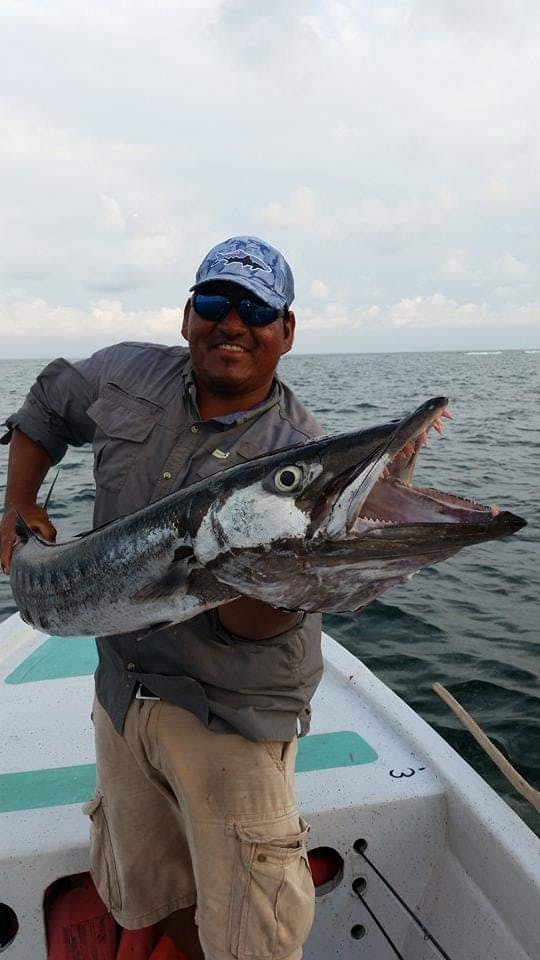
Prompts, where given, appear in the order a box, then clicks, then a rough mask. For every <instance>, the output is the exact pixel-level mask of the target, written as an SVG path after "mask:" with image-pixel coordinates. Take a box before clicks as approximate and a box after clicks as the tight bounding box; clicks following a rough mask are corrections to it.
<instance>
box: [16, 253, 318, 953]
mask: <svg viewBox="0 0 540 960" xmlns="http://www.w3.org/2000/svg"><path fill="white" fill-rule="evenodd" d="M191 289H192V292H193V296H192V297H191V298H190V299H189V300H188V302H187V304H186V307H185V311H184V321H183V326H182V333H183V336H184V338H185V339H186V340H187V341H188V343H189V351H188V350H186V349H185V348H182V347H165V346H158V345H155V344H145V343H123V344H117V345H116V346H113V347H108V348H105V349H104V350H101V351H98V353H96V354H94V355H93V356H92V357H90V358H89V359H87V360H83V361H79V362H77V363H73V364H72V363H68V362H66V361H65V360H62V359H59V360H55V361H53V363H51V364H49V365H48V366H47V367H46V368H45V370H43V371H42V373H41V374H40V376H39V377H38V378H37V381H36V383H35V384H34V385H33V387H32V389H31V391H30V393H29V395H28V397H27V399H26V401H25V403H24V404H23V406H22V408H21V409H20V410H19V411H18V412H17V413H16V414H14V415H13V416H12V417H10V419H9V420H8V426H9V428H10V431H12V434H13V436H12V448H11V455H10V467H9V477H8V489H7V496H6V512H5V516H4V519H3V522H2V526H1V538H2V543H1V551H2V553H1V560H2V566H3V569H4V571H5V572H7V570H8V568H9V561H10V556H11V552H12V549H13V545H14V542H15V517H16V513H17V512H19V513H21V514H22V515H23V516H24V517H25V519H26V521H27V522H28V523H29V524H30V526H32V527H33V528H34V529H35V530H37V531H38V532H39V533H40V534H42V535H43V536H45V537H47V538H50V539H53V538H54V537H55V530H54V527H53V526H52V524H51V523H50V521H49V519H48V517H47V515H46V514H45V511H44V510H43V509H42V508H40V507H38V506H37V505H36V497H37V493H38V490H39V487H40V484H41V482H42V480H43V478H44V476H45V474H46V473H47V470H48V469H49V467H50V466H51V464H53V463H57V462H58V461H59V460H60V459H61V458H62V456H63V455H64V453H65V450H66V447H67V445H68V444H74V445H80V444H83V443H90V442H91V443H93V446H94V454H95V480H96V505H95V514H94V521H95V524H96V525H97V524H102V523H105V522H107V521H110V520H112V519H114V518H115V517H118V516H121V515H123V514H126V513H129V512H132V511H134V510H137V509H139V508H140V507H142V506H144V505H145V504H147V503H149V502H152V501H154V500H157V499H159V498H161V497H163V496H166V495H167V494H169V493H172V492H174V491H175V490H178V489H179V488H180V487H182V486H184V485H186V484H188V483H192V482H194V481H197V480H200V479H203V478H204V477H207V476H209V475H210V474H212V473H214V472H216V471H217V470H221V469H223V468H224V467H227V466H230V465H233V464H235V463H239V462H242V461H243V460H246V459H251V458H253V457H254V456H257V455H259V454H262V453H265V452H268V451H269V450H273V449H278V448H280V447H283V446H288V445H290V444H293V443H299V442H303V441H305V440H307V439H308V438H310V437H312V436H314V435H316V434H318V433H320V432H321V431H320V428H319V426H318V424H317V423H316V422H315V421H314V420H313V418H312V417H310V415H309V414H308V413H307V412H306V411H305V410H304V408H303V407H302V406H301V404H300V403H299V402H298V401H297V400H296V398H295V397H294V395H293V394H292V392H291V391H290V390H289V389H288V388H287V387H286V386H285V385H284V384H282V383H281V382H280V381H279V380H277V378H276V376H275V372H276V367H277V364H278V361H279V359H280V357H281V356H282V355H283V354H284V353H286V352H288V351H289V350H290V349H291V347H292V344H293V337H294V327H295V318H294V314H293V313H292V311H291V310H290V306H291V303H292V300H293V298H294V285H293V277H292V273H291V270H290V267H289V265H288V264H287V262H286V261H285V260H284V258H283V257H282V255H281V254H280V253H279V252H278V251H277V250H275V249H273V248H272V247H270V246H269V245H268V244H266V243H264V242H263V241H261V240H258V239H257V238H254V237H233V238H231V239H229V240H226V241H225V242H224V243H221V244H218V246H216V247H214V248H213V249H212V250H211V251H210V253H209V254H208V255H207V256H206V257H205V259H204V260H203V262H202V264H201V266H200V267H199V270H198V271H197V276H196V281H195V284H194V286H193V287H192V288H191ZM98 650H99V665H98V669H97V672H96V700H95V704H94V712H93V719H94V724H95V729H96V755H97V770H98V773H97V791H96V794H95V797H94V799H93V800H92V801H91V802H90V803H89V804H87V805H86V812H87V813H88V814H89V816H90V817H91V820H92V831H91V865H92V875H93V877H94V880H95V883H96V885H97V888H98V890H99V893H100V894H101V896H102V898H103V900H104V901H105V902H106V904H107V905H108V907H109V909H110V910H111V911H112V913H113V914H114V916H115V917H116V919H117V920H118V922H119V923H120V924H121V925H122V926H125V927H127V928H139V927H143V926H147V925H148V924H151V923H156V922H161V923H162V925H163V928H164V929H165V930H166V931H167V932H168V933H169V934H170V935H171V936H172V937H173V939H175V941H176V942H177V943H178V945H179V946H181V947H182V948H183V949H184V951H185V952H186V953H187V954H188V956H189V958H190V960H201V958H206V960H230V958H231V957H235V958H237V960H248V958H249V960H257V958H260V960H273V958H276V960H277V958H288V960H297V958H299V957H300V956H301V952H302V951H301V948H302V944H303V943H304V941H305V939H306V937H307V935H308V933H309V930H310V927H311V923H312V918H313V884H312V881H311V876H310V872H309V867H308V865H307V858H306V853H305V835H306V832H307V827H306V825H305V824H304V822H303V821H302V819H301V818H300V817H299V815H298V810H297V806H296V800H295V792H294V759H295V752H296V734H297V733H299V734H302V733H305V732H307V729H308V727H309V718H310V707H309V703H310V700H311V697H312V695H313V692H314V691H315V689H316V687H317V684H318V682H319V680H320V676H321V672H322V661H321V652H320V619H319V617H318V616H315V615H309V616H304V615H302V614H301V613H294V612H293V613H291V612H285V611H282V610H277V609H274V608H273V607H270V606H268V605H266V604H263V603H261V602H259V601H255V600H250V599H248V598H240V599H239V600H236V601H234V602H232V603H229V604H226V605H224V606H223V607H220V608H218V610H217V611H211V612H209V613H206V614H202V615H200V616H197V617H195V618H193V619H192V620H190V621H188V622H187V623H185V624H179V625H176V626H174V625H173V626H161V627H160V626H159V625H156V627H154V628H151V629H149V630H141V631H138V632H134V633H130V634H122V635H118V636H115V637H107V638H106V639H101V640H100V639H98Z"/></svg>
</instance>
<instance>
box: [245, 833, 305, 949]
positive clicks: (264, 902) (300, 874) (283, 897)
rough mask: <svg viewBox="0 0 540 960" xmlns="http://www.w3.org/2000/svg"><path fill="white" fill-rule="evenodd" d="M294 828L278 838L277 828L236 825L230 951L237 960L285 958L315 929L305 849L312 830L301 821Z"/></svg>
mask: <svg viewBox="0 0 540 960" xmlns="http://www.w3.org/2000/svg"><path fill="white" fill-rule="evenodd" d="M289 823H290V821H289ZM290 826H291V827H292V829H291V832H290V833H289V834H287V835H286V836H281V837H280V836H276V833H277V831H276V825H275V824H274V826H273V827H272V826H271V825H269V824H264V825H256V824H250V825H249V826H245V827H244V826H242V825H240V824H235V832H236V839H237V845H236V858H235V867H234V878H233V889H232V897H231V906H230V916H229V949H230V951H231V953H232V954H233V956H234V957H237V958H238V960H274V958H277V957H287V956H288V955H289V954H290V953H292V952H293V951H294V950H296V949H297V948H298V947H301V946H302V944H303V943H304V942H305V940H306V939H307V936H308V934H309V931H310V929H311V925H312V923H313V916H314V909H315V901H314V888H313V880H312V878H311V871H310V869H309V863H308V859H307V852H306V845H305V838H306V835H307V832H308V830H309V827H308V826H307V824H306V823H305V821H304V820H302V818H301V817H300V818H299V821H298V820H296V819H295V821H293V823H291V824H290ZM269 830H271V831H272V832H271V833H269V832H268V831H269ZM263 831H264V832H263ZM293 831H295V832H293Z"/></svg>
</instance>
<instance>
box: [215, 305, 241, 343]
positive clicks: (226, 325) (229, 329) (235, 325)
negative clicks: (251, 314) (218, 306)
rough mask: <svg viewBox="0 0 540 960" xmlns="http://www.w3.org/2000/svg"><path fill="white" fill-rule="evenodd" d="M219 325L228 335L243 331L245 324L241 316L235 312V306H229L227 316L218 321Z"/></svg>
mask: <svg viewBox="0 0 540 960" xmlns="http://www.w3.org/2000/svg"><path fill="white" fill-rule="evenodd" d="M219 326H220V328H221V329H222V330H225V332H226V333H228V334H229V335H230V336H232V335H234V334H238V333H244V332H245V330H246V328H247V324H246V323H244V321H243V320H242V318H241V317H240V316H239V315H238V313H237V312H236V307H234V306H233V307H231V309H230V310H229V312H228V314H227V316H226V317H225V318H224V319H223V320H220V321H219Z"/></svg>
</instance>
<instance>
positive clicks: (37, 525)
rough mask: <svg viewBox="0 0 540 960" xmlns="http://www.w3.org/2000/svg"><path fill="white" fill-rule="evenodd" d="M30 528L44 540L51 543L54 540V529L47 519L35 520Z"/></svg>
mask: <svg viewBox="0 0 540 960" xmlns="http://www.w3.org/2000/svg"><path fill="white" fill-rule="evenodd" d="M30 526H31V529H32V530H33V531H34V533H38V534H39V536H40V537H43V539H44V540H49V541H50V542H51V543H52V542H54V541H55V540H56V527H53V525H52V523H51V522H50V520H49V518H48V517H45V518H44V519H43V520H41V519H39V520H36V521H34V522H33V523H31V524H30Z"/></svg>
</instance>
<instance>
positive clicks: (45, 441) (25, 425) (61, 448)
mask: <svg viewBox="0 0 540 960" xmlns="http://www.w3.org/2000/svg"><path fill="white" fill-rule="evenodd" d="M5 424H6V427H7V428H8V430H7V433H5V434H4V436H3V437H2V438H1V439H0V443H4V444H7V443H9V442H10V440H11V437H12V435H13V431H14V430H15V429H17V430H20V431H21V433H24V434H25V435H26V436H27V437H29V438H30V440H33V441H34V443H38V444H39V445H40V447H43V449H44V450H45V451H46V452H47V453H48V454H49V457H50V458H51V460H52V462H53V465H54V464H57V463H60V460H61V459H62V457H63V456H64V454H65V452H66V450H67V443H64V441H63V440H59V439H58V437H54V436H52V435H51V433H50V431H49V430H48V425H45V424H43V423H42V422H41V421H40V420H38V419H37V417H36V418H34V417H33V416H32V415H31V413H30V412H29V411H28V410H26V411H24V412H21V411H19V412H18V413H13V414H12V415H11V416H10V417H8V419H7V420H6V421H5Z"/></svg>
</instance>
